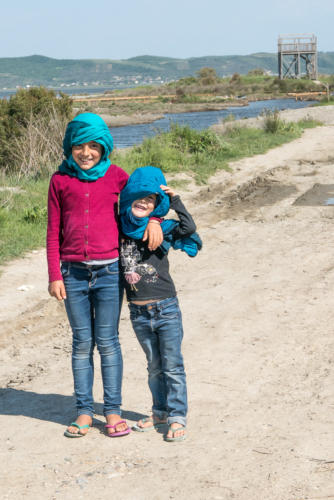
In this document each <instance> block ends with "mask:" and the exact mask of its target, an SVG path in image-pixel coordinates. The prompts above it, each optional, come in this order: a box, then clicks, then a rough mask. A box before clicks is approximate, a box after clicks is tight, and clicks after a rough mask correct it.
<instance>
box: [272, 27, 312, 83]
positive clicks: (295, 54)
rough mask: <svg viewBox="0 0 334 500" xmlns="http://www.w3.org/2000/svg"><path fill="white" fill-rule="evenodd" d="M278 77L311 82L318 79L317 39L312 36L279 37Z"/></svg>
mask: <svg viewBox="0 0 334 500" xmlns="http://www.w3.org/2000/svg"><path fill="white" fill-rule="evenodd" d="M278 76H279V79H280V80H283V79H284V78H301V77H302V76H306V77H307V78H310V79H311V80H316V79H317V77H318V64H317V38H316V36H315V35H313V34H301V35H279V37H278Z"/></svg>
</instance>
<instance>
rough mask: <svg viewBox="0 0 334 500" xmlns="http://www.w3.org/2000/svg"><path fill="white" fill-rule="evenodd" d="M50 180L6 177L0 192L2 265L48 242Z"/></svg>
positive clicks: (0, 255)
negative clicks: (46, 240) (48, 191)
mask: <svg viewBox="0 0 334 500" xmlns="http://www.w3.org/2000/svg"><path fill="white" fill-rule="evenodd" d="M48 184H49V181H48V179H45V180H38V181H36V180H31V181H28V182H27V181H24V182H22V181H21V182H18V181H17V180H14V179H8V178H7V179H6V180H5V182H1V186H2V187H3V188H6V187H7V188H9V187H10V188H17V189H19V191H18V192H13V191H9V190H2V191H0V264H3V263H4V262H6V261H8V260H9V259H11V258H14V257H19V256H21V255H22V254H24V253H25V252H27V251H30V250H33V249H34V248H39V247H42V246H44V245H45V235H46V204H47V189H48Z"/></svg>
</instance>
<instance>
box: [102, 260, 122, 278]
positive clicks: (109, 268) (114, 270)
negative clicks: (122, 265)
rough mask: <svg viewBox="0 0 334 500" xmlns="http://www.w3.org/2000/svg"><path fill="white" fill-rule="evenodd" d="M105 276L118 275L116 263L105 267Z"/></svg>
mask: <svg viewBox="0 0 334 500" xmlns="http://www.w3.org/2000/svg"><path fill="white" fill-rule="evenodd" d="M105 270H106V273H107V274H113V275H117V274H119V264H118V261H117V262H112V263H111V264H107V265H106V267H105Z"/></svg>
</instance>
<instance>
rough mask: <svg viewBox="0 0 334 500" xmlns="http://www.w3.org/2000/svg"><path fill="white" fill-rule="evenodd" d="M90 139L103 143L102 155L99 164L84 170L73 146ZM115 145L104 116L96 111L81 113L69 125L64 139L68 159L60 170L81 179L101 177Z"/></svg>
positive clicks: (88, 179)
mask: <svg viewBox="0 0 334 500" xmlns="http://www.w3.org/2000/svg"><path fill="white" fill-rule="evenodd" d="M89 141H95V142H97V143H99V144H101V146H102V148H103V151H102V156H101V160H100V161H99V163H97V165H95V166H94V167H92V168H90V169H89V170H82V169H81V168H80V167H79V165H78V164H77V163H76V162H75V161H74V159H73V156H72V146H75V145H78V144H83V143H85V142H89ZM113 145H114V144H113V138H112V135H111V134H110V131H109V128H108V127H107V125H106V123H105V122H104V121H103V120H102V118H101V117H100V116H98V115H96V114H95V113H81V114H80V115H77V116H76V117H75V118H74V119H73V120H72V121H71V122H70V123H69V124H68V125H67V128H66V132H65V137H64V141H63V149H64V155H65V158H66V159H65V160H64V161H63V163H62V164H61V165H60V166H59V170H60V172H63V173H65V174H68V175H71V176H72V177H78V178H79V179H81V180H86V181H96V179H98V178H99V177H103V176H104V174H105V173H106V171H107V170H108V168H109V166H110V160H109V158H108V156H109V155H110V153H111V152H112V150H113Z"/></svg>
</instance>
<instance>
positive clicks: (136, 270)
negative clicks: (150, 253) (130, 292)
mask: <svg viewBox="0 0 334 500" xmlns="http://www.w3.org/2000/svg"><path fill="white" fill-rule="evenodd" d="M141 260H142V254H141V253H140V251H139V250H138V248H137V245H136V243H135V242H134V241H129V240H127V241H123V242H122V244H121V263H122V266H123V268H124V277H125V279H126V281H127V282H128V283H129V284H130V285H131V288H132V289H134V290H136V291H137V288H136V286H135V284H136V283H138V281H140V280H141V279H142V280H143V281H145V282H146V283H155V282H156V281H157V279H158V273H157V271H156V269H155V267H154V266H152V265H151V264H144V263H143V262H141Z"/></svg>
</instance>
